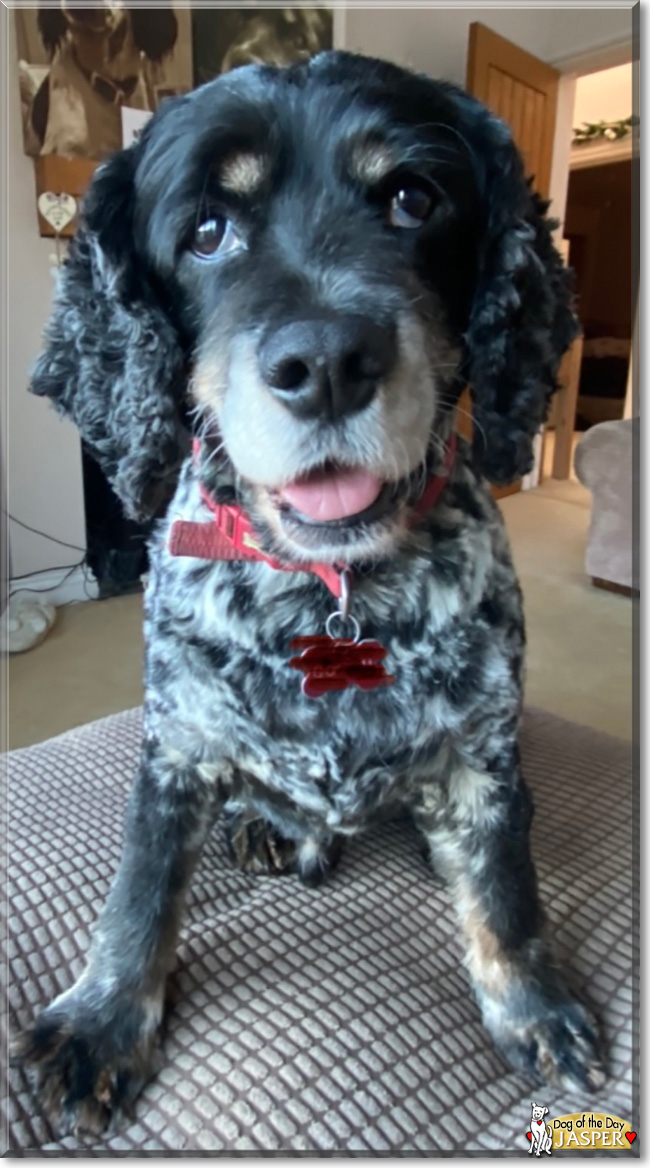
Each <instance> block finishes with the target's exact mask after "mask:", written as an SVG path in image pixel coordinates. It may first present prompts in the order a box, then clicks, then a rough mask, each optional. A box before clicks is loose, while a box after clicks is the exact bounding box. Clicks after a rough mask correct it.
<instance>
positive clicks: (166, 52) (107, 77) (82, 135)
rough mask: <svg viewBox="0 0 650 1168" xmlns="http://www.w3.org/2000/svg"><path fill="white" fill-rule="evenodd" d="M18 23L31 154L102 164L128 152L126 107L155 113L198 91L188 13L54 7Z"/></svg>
mask: <svg viewBox="0 0 650 1168" xmlns="http://www.w3.org/2000/svg"><path fill="white" fill-rule="evenodd" d="M15 17H16V33H17V41H18V56H19V77H20V97H21V107H22V115H23V136H24V146H25V152H26V153H27V154H34V155H41V154H57V155H62V156H64V157H67V158H90V159H95V160H101V159H102V158H105V157H106V156H107V155H109V154H112V153H113V152H114V151H115V150H119V149H120V147H121V146H122V117H121V111H122V109H123V107H129V108H131V109H134V110H151V111H153V110H155V109H156V108H157V106H158V105H159V104H160V102H161V101H162V100H163V99H164V98H165V97H167V96H169V95H172V94H176V93H184V92H187V91H188V90H189V89H190V88H191V86H192V46H191V18H190V12H189V10H188V9H187V8H181V7H178V8H174V7H172V6H171V5H170V4H169V3H165V0H160V4H159V6H158V7H156V8H142V7H138V8H129V7H127V6H122V5H118V4H115V3H111V2H110V0H105V2H102V3H99V4H96V5H95V7H88V8H77V7H76V6H73V5H71V4H68V3H67V2H66V0H59V2H58V3H56V2H55V3H54V5H52V0H49V3H48V4H47V5H46V4H41V5H39V6H38V7H37V8H32V9H29V8H20V9H16V12H15Z"/></svg>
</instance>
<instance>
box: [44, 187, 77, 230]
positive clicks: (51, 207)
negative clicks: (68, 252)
mask: <svg viewBox="0 0 650 1168" xmlns="http://www.w3.org/2000/svg"><path fill="white" fill-rule="evenodd" d="M38 209H39V211H40V213H41V215H42V216H43V218H44V219H45V220H46V222H47V223H49V225H50V227H53V228H54V230H55V231H56V233H57V235H59V234H60V233H61V232H62V231H63V228H64V227H67V226H68V223H72V220H73V219H74V217H75V215H76V214H77V200H76V199H73V197H72V195H55V194H54V193H53V192H52V191H44V192H43V194H42V195H39V196H38Z"/></svg>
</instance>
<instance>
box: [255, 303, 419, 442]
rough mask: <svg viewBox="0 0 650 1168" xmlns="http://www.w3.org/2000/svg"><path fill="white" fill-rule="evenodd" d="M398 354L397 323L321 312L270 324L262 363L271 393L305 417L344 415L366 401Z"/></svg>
mask: <svg viewBox="0 0 650 1168" xmlns="http://www.w3.org/2000/svg"><path fill="white" fill-rule="evenodd" d="M396 354H397V344H396V331H395V328H394V327H391V326H390V325H389V326H386V325H379V324H375V323H374V322H373V321H371V320H368V319H367V317H365V316H353V315H350V316H345V317H340V318H338V317H316V318H314V319H311V320H296V321H292V322H291V323H290V324H285V325H282V326H281V327H280V328H279V329H273V330H271V329H269V330H268V331H267V332H266V334H265V335H264V337H263V338H262V342H261V344H260V347H259V366H260V372H261V374H262V377H263V378H264V380H265V382H266V384H267V385H268V387H269V389H270V390H271V393H273V395H274V396H275V397H277V398H278V399H279V400H280V401H282V402H283V403H284V404H285V405H286V406H287V409H289V410H291V413H292V414H295V415H296V416H297V417H301V418H316V417H321V418H328V419H331V420H333V419H335V418H341V417H343V416H344V415H345V414H352V413H355V411H357V410H362V409H363V408H364V406H367V405H368V403H369V402H370V401H371V399H372V397H373V396H374V393H375V390H376V389H377V385H378V383H379V382H380V381H381V380H382V378H384V377H387V376H388V374H389V373H390V371H391V369H392V368H393V365H394V363H395V359H396Z"/></svg>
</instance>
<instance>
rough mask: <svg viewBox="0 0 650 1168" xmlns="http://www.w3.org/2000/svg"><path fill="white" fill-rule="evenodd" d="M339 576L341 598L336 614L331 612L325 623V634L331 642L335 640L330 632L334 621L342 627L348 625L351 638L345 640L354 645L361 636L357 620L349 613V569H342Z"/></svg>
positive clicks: (333, 634) (350, 586) (350, 574)
mask: <svg viewBox="0 0 650 1168" xmlns="http://www.w3.org/2000/svg"><path fill="white" fill-rule="evenodd" d="M339 576H340V579H341V596H340V599H339V606H338V608H337V610H336V612H331V613H330V615H329V616H328V618H327V620H326V621H325V632H326V633H327V635H328V637H331V639H332V640H333V641H334V640H336V639H337V637H336V633H334V632H332V626H333V624H334V622H335V621H337V620H339V621H342V622H343V625H344V626H345V625H346V624H349V625H350V626H351V629H352V636H351V637H346V640H350V641H352V643H353V644H354V645H356V643H357V641H358V640H359V637H360V636H361V628H360V626H359V622H358V620H356V618H355V617H353V616H352V614H351V612H350V600H351V592H352V584H351V581H352V573H351V572H350V569H349V568H342V569H341V571H340V573H339Z"/></svg>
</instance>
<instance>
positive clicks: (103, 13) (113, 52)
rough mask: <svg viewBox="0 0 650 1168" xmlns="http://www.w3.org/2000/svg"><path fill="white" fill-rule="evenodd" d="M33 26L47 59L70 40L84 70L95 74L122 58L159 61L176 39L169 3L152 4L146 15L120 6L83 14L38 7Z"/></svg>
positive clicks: (70, 7) (119, 1) (111, 0)
mask: <svg viewBox="0 0 650 1168" xmlns="http://www.w3.org/2000/svg"><path fill="white" fill-rule="evenodd" d="M37 23H38V30H39V33H40V35H41V39H42V41H43V44H44V46H45V48H46V49H47V51H48V53H49V54H50V56H53V55H54V53H55V52H56V50H57V49H58V48H59V46H60V45H61V43H62V42H64V41H65V40H66V39H70V40H72V41H73V43H74V45H75V51H76V55H77V57H78V58H83V60H82V64H83V65H84V67H85V68H88V69H96V70H101V69H102V68H104V69H105V68H106V66H110V65H111V64H112V63H113V62H115V61H116V60H117V59H118V58H119V57H120V55H124V54H129V55H131V56H132V55H133V53H144V55H145V56H146V57H148V58H149V59H150V60H151V61H161V60H162V59H163V57H165V56H166V55H167V54H168V53H170V52H171V51H172V49H173V47H174V45H175V43H176V37H177V33H178V25H177V21H176V17H175V15H174V12H173V9H172V8H171V5H170V0H158V4H157V6H156V8H155V9H152V10H147V9H146V8H142V7H137V8H129V7H128V6H127V5H126V4H124V3H123V0H100V2H99V3H96V4H94V5H92V6H91V7H88V8H83V7H81V8H79V7H77V6H76V4H73V3H69V2H68V0H61V3H60V5H54V4H51V3H48V4H40V5H39V7H38V16H37Z"/></svg>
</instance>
